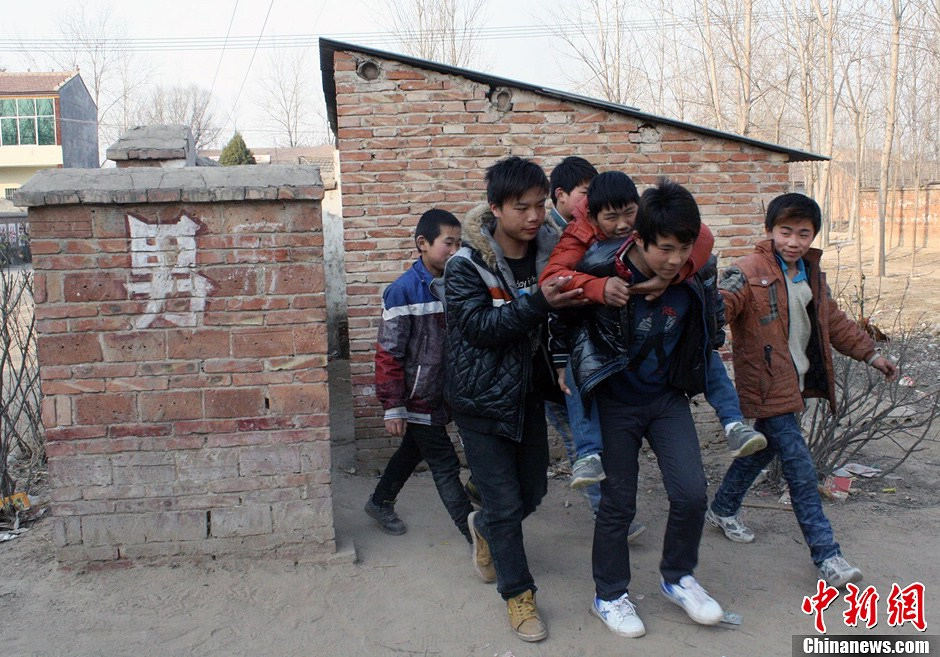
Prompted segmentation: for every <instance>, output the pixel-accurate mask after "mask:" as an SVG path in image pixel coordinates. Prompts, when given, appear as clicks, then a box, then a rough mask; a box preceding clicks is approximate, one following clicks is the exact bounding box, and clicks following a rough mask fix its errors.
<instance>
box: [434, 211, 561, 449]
mask: <svg viewBox="0 0 940 657" xmlns="http://www.w3.org/2000/svg"><path fill="white" fill-rule="evenodd" d="M495 225H496V218H495V217H494V216H493V214H492V212H491V211H490V209H489V206H487V205H480V206H477V207H476V208H474V209H473V210H471V211H470V212H469V213H468V215H467V217H466V219H465V220H464V224H463V246H462V247H461V248H460V250H458V251H457V253H455V254H454V255H453V256H452V257H451V258H450V260H448V261H447V265H446V267H445V270H444V289H445V293H444V295H445V308H446V316H447V354H448V356H447V358H448V363H447V364H448V368H447V385H446V388H445V396H446V398H447V400H448V403H449V404H450V407H451V409H452V411H453V413H454V419H456V420H457V421H458V423H461V422H464V423H472V424H473V426H474V428H476V429H478V430H482V431H489V432H491V433H494V434H496V435H499V436H503V437H506V438H509V439H511V440H515V441H520V440H521V439H522V420H523V414H524V406H525V404H524V403H523V402H524V400H525V395H526V393H527V392H528V391H529V390H530V387H531V385H532V378H533V372H532V361H533V357H534V356H535V355H536V354H541V355H543V356H544V358H545V361H546V367H550V360H549V356H548V351H547V348H546V346H545V333H546V331H547V327H546V319H547V317H548V312H549V311H550V310H551V306H549V305H548V301H547V300H546V299H545V296H544V295H543V294H542V292H541V290H537V291H536V292H535V293H534V294H526V295H519V294H518V293H517V292H516V290H515V288H514V286H513V283H514V279H513V275H512V271H511V270H510V269H509V265H508V264H507V263H506V258H505V256H504V255H503V252H502V249H501V248H500V246H499V244H497V243H496V240H495V239H494V238H493V229H494V227H495ZM557 241H558V233H557V231H556V230H555V229H554V228H553V227H552V226H551V224H550V223H549V222H545V223H544V224H542V227H541V228H540V229H539V232H538V234H537V235H536V237H535V246H536V273H539V272H541V271H542V269H543V268H544V267H545V264H546V263H547V262H548V256H549V254H550V253H551V252H552V249H553V248H554V246H555V244H556V242H557Z"/></svg>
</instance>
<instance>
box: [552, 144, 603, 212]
mask: <svg viewBox="0 0 940 657" xmlns="http://www.w3.org/2000/svg"><path fill="white" fill-rule="evenodd" d="M596 177H597V169H595V168H594V165H592V164H591V163H590V162H588V161H587V160H585V159H584V158H583V157H578V156H577V155H570V156H568V157H566V158H565V159H563V160H562V161H561V162H559V163H558V166H556V167H555V168H554V169H552V175H551V176H549V179H548V187H549V193H550V194H551V196H552V203H554V202H555V201H556V200H557V199H556V198H555V190H556V189H558V188H559V187H561V189H562V191H564V192H565V193H566V194H570V193H571V190H572V189H574V188H575V187H577V186H578V185H583V184H584V183H589V182H591V181H592V180H594V178H596Z"/></svg>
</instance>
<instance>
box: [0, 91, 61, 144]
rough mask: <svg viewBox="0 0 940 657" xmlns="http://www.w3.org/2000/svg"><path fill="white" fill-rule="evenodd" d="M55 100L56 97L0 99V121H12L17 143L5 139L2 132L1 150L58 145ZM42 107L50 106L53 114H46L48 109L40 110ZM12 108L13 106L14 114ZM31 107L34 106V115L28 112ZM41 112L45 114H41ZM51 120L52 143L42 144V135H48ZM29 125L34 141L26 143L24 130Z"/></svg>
mask: <svg viewBox="0 0 940 657" xmlns="http://www.w3.org/2000/svg"><path fill="white" fill-rule="evenodd" d="M55 100H56V99H55V96H7V97H5V98H0V121H10V120H12V122H13V125H14V126H15V128H16V140H15V142H14V141H7V140H6V139H4V136H3V131H2V130H0V148H2V147H4V146H56V145H58V143H59V142H58V137H59V134H58V132H59V130H58V125H57V124H58V121H57V120H56V103H55ZM43 101H49V103H44V102H43ZM4 105H7V107H6V108H4V107H3V106H4ZM40 105H48V106H49V107H51V114H49V113H46V111H47V109H43V110H40ZM10 106H12V112H11V110H10ZM30 106H32V113H30V112H29V111H28V110H29V107H30ZM40 111H42V112H43V113H40ZM40 120H42V123H43V125H45V130H41V129H40ZM50 120H51V126H52V135H51V137H52V141H47V142H46V143H40V141H41V140H40V136H41V135H42V133H43V132H46V133H48V128H49V124H50ZM29 123H31V124H32V133H33V141H32V142H27V143H24V142H23V132H24V128H25V127H28V124H29Z"/></svg>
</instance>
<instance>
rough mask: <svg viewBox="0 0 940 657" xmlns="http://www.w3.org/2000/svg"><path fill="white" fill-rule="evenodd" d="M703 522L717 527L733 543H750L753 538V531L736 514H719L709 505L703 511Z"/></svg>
mask: <svg viewBox="0 0 940 657" xmlns="http://www.w3.org/2000/svg"><path fill="white" fill-rule="evenodd" d="M705 522H707V523H708V524H709V525H711V526H712V527H717V528H718V529H720V530H721V531H723V532H724V533H725V536H727V537H728V540H729V541H734V542H735V543H750V542H752V541H753V540H754V532H752V531H751V529H750V528H749V527H748V526H747V525H745V524H744V523H743V522H741V519H740V518H739V517H738V516H737V514H735V515H733V516H720V515H718V514H717V513H715V512H714V511H712V508H711V507H708V509H707V510H706V511H705Z"/></svg>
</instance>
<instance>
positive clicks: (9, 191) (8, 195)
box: [3, 187, 16, 201]
mask: <svg viewBox="0 0 940 657" xmlns="http://www.w3.org/2000/svg"><path fill="white" fill-rule="evenodd" d="M15 191H16V187H7V188H5V189H4V190H3V198H5V199H6V200H8V201H12V200H13V192H15Z"/></svg>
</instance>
